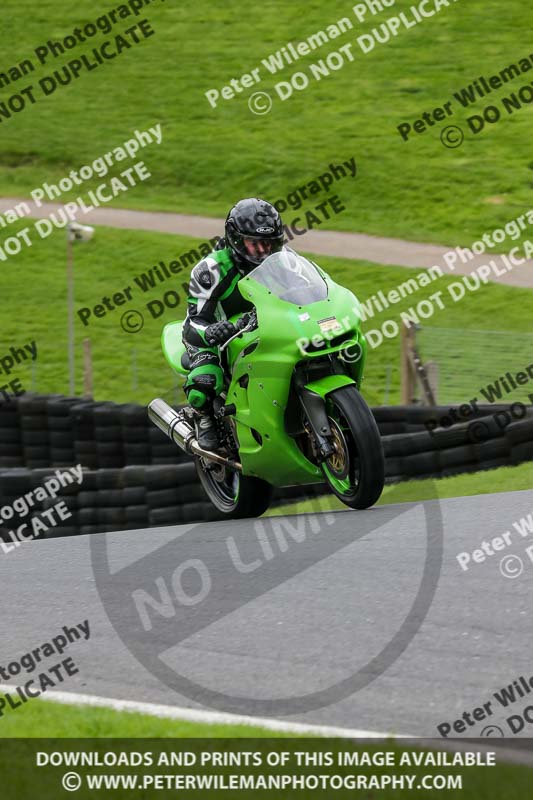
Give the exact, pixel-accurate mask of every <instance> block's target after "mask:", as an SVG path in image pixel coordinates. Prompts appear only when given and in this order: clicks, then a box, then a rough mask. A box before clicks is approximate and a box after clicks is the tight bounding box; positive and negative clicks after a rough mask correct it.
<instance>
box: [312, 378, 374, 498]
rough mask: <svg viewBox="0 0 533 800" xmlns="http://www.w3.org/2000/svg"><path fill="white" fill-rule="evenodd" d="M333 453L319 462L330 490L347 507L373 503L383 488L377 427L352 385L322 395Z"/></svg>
mask: <svg viewBox="0 0 533 800" xmlns="http://www.w3.org/2000/svg"><path fill="white" fill-rule="evenodd" d="M326 410H327V414H328V417H329V420H330V424H331V427H332V430H333V435H334V444H335V448H336V452H335V454H334V456H332V457H331V458H329V459H327V460H326V461H324V462H323V463H322V464H321V468H322V472H323V473H324V477H325V479H326V481H327V483H328V485H329V487H330V489H331V491H332V492H333V493H334V494H335V495H336V496H337V497H338V498H339V500H341V501H342V502H343V503H344V504H345V505H347V506H348V507H349V508H357V509H364V508H369V507H370V506H373V505H374V503H376V502H377V501H378V500H379V498H380V496H381V492H382V491H383V485H384V483H385V460H384V456H383V446H382V444H381V438H380V435H379V430H378V426H377V424H376V421H375V419H374V416H373V414H372V412H371V411H370V409H369V407H368V406H367V404H366V402H365V401H364V400H363V398H362V397H361V395H360V394H359V392H358V391H357V389H356V388H355V386H344V387H343V388H342V389H337V390H336V391H334V392H331V394H329V395H328V396H327V397H326Z"/></svg>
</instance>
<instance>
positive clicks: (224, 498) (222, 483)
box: [194, 457, 273, 519]
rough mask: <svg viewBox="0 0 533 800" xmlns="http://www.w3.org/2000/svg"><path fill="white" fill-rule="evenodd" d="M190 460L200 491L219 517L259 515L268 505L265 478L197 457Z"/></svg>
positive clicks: (267, 488)
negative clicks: (194, 467)
mask: <svg viewBox="0 0 533 800" xmlns="http://www.w3.org/2000/svg"><path fill="white" fill-rule="evenodd" d="M194 460H195V464H196V471H197V473H198V477H199V478H200V482H201V484H202V486H203V487H204V491H205V492H206V494H207V496H208V497H209V499H210V501H211V502H212V503H213V505H214V506H215V507H216V508H217V509H218V511H219V512H220V517H221V518H222V519H224V518H227V519H243V518H245V517H260V516H261V514H264V512H265V511H266V510H267V508H268V507H269V506H270V502H271V500H272V492H273V488H272V486H271V485H270V484H269V483H267V482H266V481H263V480H261V479H260V478H251V477H245V476H243V475H241V474H240V473H239V472H235V471H234V470H231V469H228V467H225V466H223V465H219V464H213V463H212V462H211V463H210V462H207V461H206V460H205V459H203V458H201V457H196V458H195V459H194Z"/></svg>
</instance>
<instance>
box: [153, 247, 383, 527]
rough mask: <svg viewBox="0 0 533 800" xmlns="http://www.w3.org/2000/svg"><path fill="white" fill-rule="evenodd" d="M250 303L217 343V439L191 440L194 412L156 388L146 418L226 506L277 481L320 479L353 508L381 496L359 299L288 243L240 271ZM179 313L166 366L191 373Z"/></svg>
mask: <svg viewBox="0 0 533 800" xmlns="http://www.w3.org/2000/svg"><path fill="white" fill-rule="evenodd" d="M238 286H239V290H240V292H241V294H242V295H243V297H244V298H245V299H246V300H248V301H249V302H250V303H251V304H252V305H253V307H254V310H253V311H252V312H251V313H249V314H244V315H243V316H242V317H240V319H237V320H235V319H234V320H233V322H235V324H236V325H237V327H238V328H239V330H238V333H237V334H235V336H233V337H232V338H231V339H230V340H229V341H227V342H226V343H225V344H224V345H223V346H222V347H221V348H220V351H221V357H222V364H223V367H224V371H225V374H226V385H225V389H224V392H223V393H222V395H221V396H219V397H218V398H217V399H216V401H215V406H214V407H215V417H216V419H217V425H218V426H219V435H220V441H221V448H220V449H219V450H218V451H217V452H210V451H205V450H203V449H202V448H200V447H199V445H198V442H197V440H196V434H195V427H194V412H193V411H192V409H190V408H188V407H185V408H182V409H179V410H178V411H176V410H174V409H173V408H172V407H171V406H169V405H168V404H167V403H165V401H163V400H161V399H156V400H153V401H152V402H151V403H150V405H149V406H148V415H149V417H150V419H151V420H152V422H154V423H155V424H156V425H157V426H158V428H160V429H161V430H162V431H163V432H164V433H165V434H166V435H167V436H169V437H170V438H171V439H172V440H173V441H174V442H175V443H176V444H177V445H178V446H179V447H181V448H182V449H183V450H184V451H185V452H187V453H189V454H190V455H192V456H193V457H194V460H195V463H196V468H197V471H198V476H199V479H200V481H201V483H202V485H203V487H204V489H205V491H206V493H207V495H208V497H209V499H210V500H211V502H212V503H213V504H214V505H215V506H216V508H217V509H218V510H219V512H222V516H226V517H228V518H239V517H254V516H259V515H260V514H263V513H264V512H265V511H266V510H267V508H268V507H269V505H270V502H271V498H272V492H273V488H274V487H286V486H295V485H296V486H305V485H309V484H315V483H324V482H326V483H327V484H328V485H329V488H330V489H331V491H332V492H333V493H334V494H335V495H336V496H337V497H338V498H339V499H340V500H342V502H343V503H345V504H346V505H347V506H349V507H350V508H356V509H363V508H368V507H369V506H372V505H373V504H374V503H376V501H377V500H378V499H379V497H380V495H381V492H382V490H383V483H384V459H383V448H382V445H381V440H380V436H379V431H378V428H377V425H376V422H375V420H374V417H373V416H372V412H371V411H370V409H369V407H368V405H367V404H366V402H365V401H364V400H363V398H362V396H361V394H360V391H359V390H360V388H361V382H362V378H363V371H364V365H365V360H366V353H367V345H366V341H365V338H364V336H363V334H362V332H361V330H360V306H359V303H358V301H357V299H356V297H355V296H354V295H353V294H352V292H350V291H349V290H348V289H345V288H344V287H342V286H339V285H338V284H336V283H335V282H334V281H332V280H331V278H330V277H329V276H327V275H326V274H325V273H324V272H323V271H322V270H321V269H320V267H319V266H318V265H317V264H314V263H313V262H311V261H309V260H308V259H306V258H304V257H303V256H301V255H299V254H297V253H295V252H294V251H293V250H291V249H290V248H288V247H285V248H284V249H283V250H281V251H280V252H278V253H273V254H272V255H270V256H269V257H268V258H266V259H265V260H264V261H263V263H262V264H261V265H260V266H258V267H256V268H255V269H254V270H253V271H252V272H250V273H249V274H248V275H246V276H245V277H243V278H242V279H241V280H240V281H239V284H238ZM182 326H183V322H171V323H169V324H168V325H166V326H165V328H164V330H163V335H162V346H163V351H164V354H165V357H166V359H167V361H168V362H169V364H170V366H171V367H172V368H173V369H174V370H175V371H176V372H177V373H179V374H180V375H184V376H186V375H187V373H188V367H189V360H188V355H187V352H186V350H185V346H184V344H183V342H182V337H181V333H182Z"/></svg>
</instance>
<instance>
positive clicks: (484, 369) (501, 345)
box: [416, 326, 533, 404]
mask: <svg viewBox="0 0 533 800" xmlns="http://www.w3.org/2000/svg"><path fill="white" fill-rule="evenodd" d="M416 339H417V344H418V348H419V351H420V356H421V358H422V361H423V362H424V363H425V364H427V363H428V362H433V363H434V364H436V368H437V369H436V372H437V392H436V394H437V401H438V403H440V404H455V403H464V402H468V401H470V400H471V399H473V398H477V399H478V401H479V402H480V403H508V402H513V401H521V402H524V403H528V402H529V403H530V404H531V403H533V333H518V332H509V331H492V330H483V331H481V330H470V329H468V330H465V329H459V330H458V329H456V328H432V327H426V326H423V327H422V328H421V329H420V330H419V331H417V335H416ZM530 395H532V397H531V398H530V397H529V396H530Z"/></svg>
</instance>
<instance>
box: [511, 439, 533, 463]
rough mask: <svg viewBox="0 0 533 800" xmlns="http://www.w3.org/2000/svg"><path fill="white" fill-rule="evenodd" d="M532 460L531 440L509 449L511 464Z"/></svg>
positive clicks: (532, 445) (532, 448)
mask: <svg viewBox="0 0 533 800" xmlns="http://www.w3.org/2000/svg"><path fill="white" fill-rule="evenodd" d="M531 460H533V442H522V444H516V445H514V447H513V448H512V449H511V464H521V463H522V462H523V461H531Z"/></svg>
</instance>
